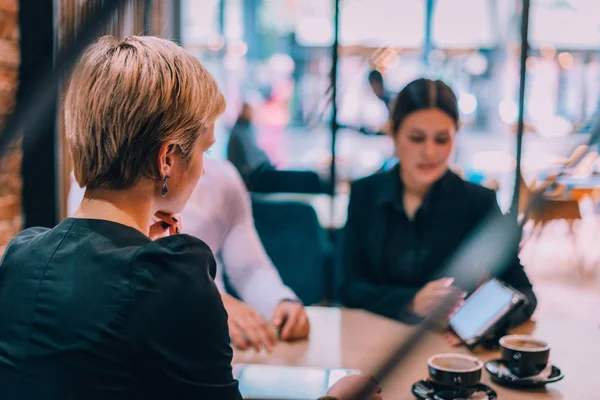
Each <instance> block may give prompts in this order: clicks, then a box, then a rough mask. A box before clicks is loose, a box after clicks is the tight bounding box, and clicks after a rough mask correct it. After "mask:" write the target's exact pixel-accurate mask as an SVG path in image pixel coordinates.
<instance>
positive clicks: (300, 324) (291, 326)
mask: <svg viewBox="0 0 600 400" xmlns="http://www.w3.org/2000/svg"><path fill="white" fill-rule="evenodd" d="M273 325H274V326H275V328H276V329H278V330H279V332H280V334H279V338H280V339H281V340H299V339H306V338H307V337H308V334H309V333H310V324H309V322H308V317H307V316H306V311H305V310H304V306H303V305H302V304H301V303H299V302H295V301H288V300H283V301H281V302H280V303H279V304H278V305H277V308H275V312H274V313H273Z"/></svg>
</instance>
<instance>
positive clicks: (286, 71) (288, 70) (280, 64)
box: [269, 53, 296, 75]
mask: <svg viewBox="0 0 600 400" xmlns="http://www.w3.org/2000/svg"><path fill="white" fill-rule="evenodd" d="M269 67H270V68H271V70H272V71H273V72H275V73H278V74H282V75H291V74H292V72H294V69H295V68H296V63H295V62H294V60H293V59H292V57H290V56H289V55H288V54H284V53H277V54H273V55H272V56H271V58H270V59H269Z"/></svg>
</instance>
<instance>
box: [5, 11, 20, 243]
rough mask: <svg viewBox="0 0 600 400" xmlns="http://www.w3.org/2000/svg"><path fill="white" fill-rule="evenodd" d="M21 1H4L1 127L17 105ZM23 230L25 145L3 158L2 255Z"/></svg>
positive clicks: (17, 147) (17, 145) (18, 146)
mask: <svg viewBox="0 0 600 400" xmlns="http://www.w3.org/2000/svg"><path fill="white" fill-rule="evenodd" d="M18 3H19V2H18V0H0V127H2V126H3V124H4V121H5V119H6V116H7V115H8V114H9V113H10V112H11V110H12V108H13V107H14V104H15V97H16V94H17V84H18V72H19V25H18V14H17V13H18ZM20 230H21V147H20V143H18V142H17V143H15V144H13V146H12V147H11V149H10V150H9V151H8V152H7V154H6V156H4V158H2V159H0V254H2V253H3V252H4V247H5V246H6V244H7V243H8V242H9V240H10V239H11V238H12V237H13V236H14V235H15V234H16V233H17V232H19V231H20Z"/></svg>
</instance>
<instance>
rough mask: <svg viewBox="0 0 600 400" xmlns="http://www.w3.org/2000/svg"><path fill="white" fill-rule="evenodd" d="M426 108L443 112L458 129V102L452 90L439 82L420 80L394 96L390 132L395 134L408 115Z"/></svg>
mask: <svg viewBox="0 0 600 400" xmlns="http://www.w3.org/2000/svg"><path fill="white" fill-rule="evenodd" d="M428 108H437V109H439V110H441V111H443V112H445V113H446V114H448V115H449V116H450V117H451V118H452V119H453V120H454V122H455V123H456V127H457V128H458V122H459V115H458V101H457V99H456V95H455V94H454V92H453V91H452V89H450V87H449V86H448V85H446V84H445V83H444V82H442V81H440V80H437V81H432V80H430V79H425V78H420V79H417V80H414V81H412V82H411V83H409V84H408V85H406V86H405V87H404V89H402V90H401V91H400V93H398V96H396V99H395V100H394V104H393V111H392V115H391V120H392V129H393V131H392V132H393V133H394V134H396V132H397V131H398V128H400V125H401V124H402V121H403V120H404V119H405V118H406V117H407V116H408V115H409V114H411V113H413V112H415V111H419V110H425V109H428Z"/></svg>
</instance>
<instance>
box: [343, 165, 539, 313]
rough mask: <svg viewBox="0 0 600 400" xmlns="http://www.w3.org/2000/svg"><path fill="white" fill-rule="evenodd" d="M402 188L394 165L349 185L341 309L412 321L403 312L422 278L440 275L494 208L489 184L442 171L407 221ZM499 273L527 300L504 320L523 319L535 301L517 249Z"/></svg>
mask: <svg viewBox="0 0 600 400" xmlns="http://www.w3.org/2000/svg"><path fill="white" fill-rule="evenodd" d="M402 186H403V185H402V182H401V179H400V170H399V166H398V165H397V166H395V167H394V168H392V169H391V170H389V171H386V172H380V173H377V174H375V175H372V176H369V177H367V178H363V179H361V180H359V181H356V182H355V183H354V184H353V185H352V191H351V196H350V204H349V206H348V222H347V224H346V228H345V232H344V241H343V250H342V251H343V255H342V263H343V268H344V278H345V279H344V282H343V284H342V288H341V297H342V300H343V302H344V303H345V305H347V306H348V307H355V308H364V309H366V310H369V311H371V312H374V313H377V314H381V315H383V316H386V317H389V318H393V319H397V320H401V321H404V322H416V321H417V319H416V317H415V316H414V315H412V314H410V313H408V312H407V311H406V306H407V304H409V303H410V302H411V301H412V299H413V297H414V296H415V294H416V293H417V292H418V291H419V290H420V289H421V288H422V287H423V286H424V285H425V284H426V283H427V282H429V281H432V280H434V279H438V278H441V277H442V276H440V274H441V272H442V271H441V269H442V268H443V267H444V262H445V261H446V260H447V259H448V258H449V256H451V255H452V254H453V253H454V252H455V251H456V250H457V249H458V246H459V245H460V244H461V242H462V241H463V240H464V239H465V238H466V237H467V236H468V235H469V233H470V232H471V231H472V230H473V229H474V228H475V227H476V226H477V225H478V224H479V223H481V222H482V221H483V220H484V219H485V218H486V217H488V216H490V215H491V214H492V213H500V212H501V211H500V208H499V207H498V203H497V201H496V195H495V193H494V192H493V191H492V190H489V189H486V188H484V187H481V186H478V185H475V184H472V183H469V182H465V181H463V180H462V179H461V178H459V177H458V176H457V175H455V174H454V173H452V172H450V171H448V172H447V173H446V174H445V175H444V176H443V177H442V178H441V179H440V180H439V181H437V182H436V183H435V184H434V185H433V187H432V188H431V190H430V191H429V193H428V195H427V196H426V198H425V199H424V201H423V204H422V205H421V207H420V208H419V209H418V210H417V212H416V213H415V216H414V218H413V220H410V219H409V218H408V217H407V215H406V213H405V212H404V206H403V201H402V199H403V195H402V191H403V187H402ZM515 253H516V249H515ZM498 278H500V279H501V280H503V281H504V282H506V283H508V284H509V285H511V286H513V287H514V288H515V289H517V290H519V291H520V292H522V293H523V294H524V295H525V296H526V297H527V299H528V301H529V304H528V306H527V307H525V308H524V309H523V310H522V311H521V312H519V313H517V314H516V315H515V316H514V317H513V319H512V320H511V324H513V325H514V324H518V323H520V322H523V321H524V320H526V319H528V318H529V317H530V316H531V314H533V311H534V310H535V307H536V305H537V300H536V297H535V295H534V293H533V290H532V286H531V283H530V282H529V279H527V275H525V272H524V270H523V267H522V265H521V264H520V262H519V259H518V256H517V254H515V255H514V261H513V262H512V263H511V265H510V266H509V268H508V269H507V270H505V272H504V273H503V274H502V275H501V276H499V277H498Z"/></svg>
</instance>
